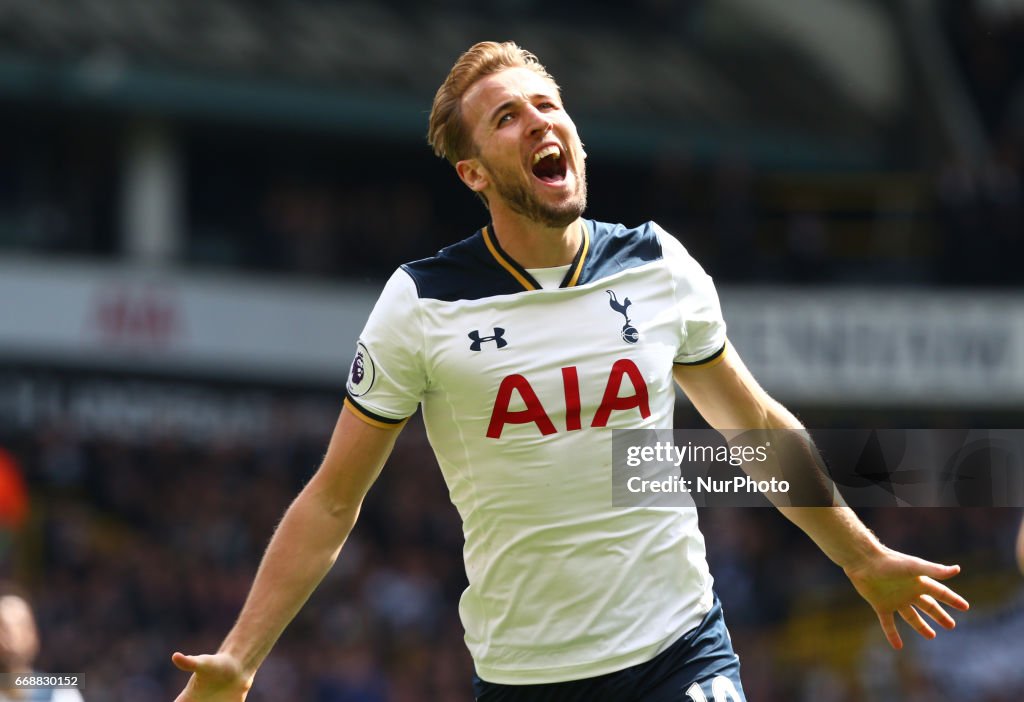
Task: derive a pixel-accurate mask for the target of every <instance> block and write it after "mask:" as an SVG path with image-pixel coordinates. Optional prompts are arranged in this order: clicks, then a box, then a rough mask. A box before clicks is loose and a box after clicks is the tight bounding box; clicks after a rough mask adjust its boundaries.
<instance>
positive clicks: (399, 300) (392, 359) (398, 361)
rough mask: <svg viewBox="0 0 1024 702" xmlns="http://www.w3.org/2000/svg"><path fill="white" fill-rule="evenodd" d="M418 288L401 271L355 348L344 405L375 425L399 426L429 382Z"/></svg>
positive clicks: (389, 283)
mask: <svg viewBox="0 0 1024 702" xmlns="http://www.w3.org/2000/svg"><path fill="white" fill-rule="evenodd" d="M423 339H424V336H423V327H422V323H421V320H420V315H419V298H418V295H417V294H416V285H415V283H414V282H413V280H412V278H410V277H409V274H408V273H406V272H405V271H403V270H401V269H399V270H397V271H395V273H394V275H392V276H391V279H390V280H388V282H387V285H385V286H384V290H383V292H381V294H380V298H379V299H378V300H377V304H376V305H375V306H374V308H373V311H372V312H371V313H370V317H369V318H368V319H367V321H366V326H365V327H364V328H363V332H362V334H360V335H359V341H358V342H357V343H356V351H355V356H354V357H353V359H352V368H351V369H350V371H349V376H348V383H347V384H346V386H345V389H346V396H347V397H346V405H348V406H349V408H350V409H352V410H354V411H355V412H356V414H357V415H359V417H360V419H363V420H364V421H366V422H368V423H370V424H374V425H377V426H387V425H395V424H399V423H401V422H402V421H404V420H405V419H407V418H408V417H409V416H410V415H412V413H413V412H415V411H416V407H417V405H418V404H419V402H420V398H421V397H422V395H423V392H424V390H425V389H426V385H427V379H426V372H425V370H424V364H423V357H424V353H423Z"/></svg>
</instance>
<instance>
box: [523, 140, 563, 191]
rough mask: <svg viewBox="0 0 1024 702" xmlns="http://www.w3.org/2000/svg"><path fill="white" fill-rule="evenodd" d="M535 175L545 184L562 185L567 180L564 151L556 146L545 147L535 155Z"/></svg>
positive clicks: (533, 168)
mask: <svg viewBox="0 0 1024 702" xmlns="http://www.w3.org/2000/svg"><path fill="white" fill-rule="evenodd" d="M531 170H532V171H533V175H535V176H537V179H538V180H542V181H544V182H545V183H552V184H554V183H561V182H562V181H563V180H565V173H566V162H565V154H564V153H563V152H562V149H561V148H560V147H558V146H556V145H554V144H552V145H551V146H545V147H544V148H543V149H541V150H540V151H538V152H537V153H535V154H534V155H533V166H532V169H531Z"/></svg>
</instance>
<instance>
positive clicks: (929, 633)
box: [899, 605, 935, 639]
mask: <svg viewBox="0 0 1024 702" xmlns="http://www.w3.org/2000/svg"><path fill="white" fill-rule="evenodd" d="M899 612H900V616H901V617H903V621H905V622H906V623H907V624H909V625H910V626H911V628H912V629H913V630H914V631H916V632H917V633H919V634H920V635H921V636H923V637H925V638H926V639H934V638H935V629H932V628H931V627H930V626H928V622H926V621H925V620H924V619H922V618H921V615H920V614H919V613H918V611H917V610H916V609H914V608H913V607H912V606H910V605H907V606H906V607H900V609H899Z"/></svg>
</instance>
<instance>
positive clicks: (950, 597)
mask: <svg viewBox="0 0 1024 702" xmlns="http://www.w3.org/2000/svg"><path fill="white" fill-rule="evenodd" d="M921 582H922V584H923V585H924V590H925V591H924V594H926V595H931V596H932V597H934V598H935V599H936V600H938V601H939V602H942V603H944V604H948V605H949V606H950V607H954V608H956V609H959V610H961V611H963V612H966V611H967V610H968V609H970V608H971V605H970V604H969V603H968V602H967V600H965V599H964V598H963V597H961V596H960V595H958V594H957V593H955V592H953V591H952V590H950V589H949V588H948V587H946V586H945V585H943V584H942V583H937V582H935V581H934V580H932V579H931V578H922V579H921Z"/></svg>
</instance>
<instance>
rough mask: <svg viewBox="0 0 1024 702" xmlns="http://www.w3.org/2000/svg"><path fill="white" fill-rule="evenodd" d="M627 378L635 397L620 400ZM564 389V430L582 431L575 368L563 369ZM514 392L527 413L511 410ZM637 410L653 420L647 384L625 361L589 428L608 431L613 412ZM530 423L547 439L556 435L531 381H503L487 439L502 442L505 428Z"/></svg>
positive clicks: (616, 370)
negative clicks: (517, 394) (510, 405)
mask: <svg viewBox="0 0 1024 702" xmlns="http://www.w3.org/2000/svg"><path fill="white" fill-rule="evenodd" d="M624 377H625V378H629V381H630V383H632V384H633V390H634V393H633V394H632V395H626V396H624V397H619V388H620V386H621V385H622V379H623V378H624ZM562 389H563V391H564V397H565V428H566V430H567V431H576V430H578V429H582V427H583V425H582V422H581V421H580V408H581V402H580V379H579V373H578V371H577V369H576V367H575V366H569V367H568V368H563V369H562ZM513 391H516V392H518V393H519V396H520V397H521V398H522V400H523V404H525V405H526V409H523V410H516V411H514V412H513V411H511V410H509V404H510V403H511V401H512V392H513ZM634 408H636V409H639V410H640V416H641V417H642V418H644V419H647V418H648V417H650V416H651V405H650V401H649V399H648V396H647V383H646V382H644V376H643V374H642V373H641V372H640V369H639V368H637V365H636V364H635V363H633V361H631V360H629V359H628V358H623V359H620V360H618V361H616V362H615V363H614V364H612V370H611V373H610V374H609V375H608V382H607V383H606V384H605V388H604V396H603V397H602V399H601V405H600V406H599V407H598V408H597V413H596V414H595V415H594V421H592V422H591V423H590V426H592V427H606V426H608V419H609V418H610V417H611V414H612V412H613V411H616V410H631V409H634ZM530 422H533V423H534V424H536V425H537V428H538V429H539V430H540V433H541V434H542V435H544V436H547V435H548V434H554V433H555V432H556V431H557V430H556V429H555V425H554V424H553V423H552V421H551V418H550V417H549V416H548V413H547V412H546V411H545V410H544V406H543V405H542V404H541V403H540V399H539V398H538V397H537V393H535V392H534V391H533V387H532V386H531V385H530V381H528V380H527V379H526V378H525V377H524V376H522V375H519V374H518V373H517V374H514V375H510V376H508V377H506V378H505V379H503V380H502V381H501V386H500V387H498V395H497V397H495V398H494V409H492V410H491V421H490V424H489V425H488V426H487V436H488V437H490V438H492V439H500V438H501V432H502V430H503V429H504V428H505V425H506V424H529V423H530Z"/></svg>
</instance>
